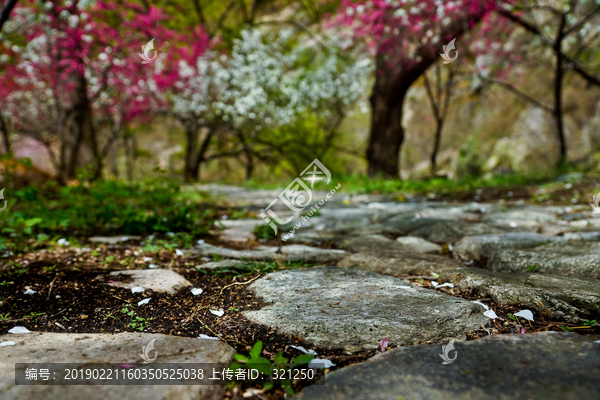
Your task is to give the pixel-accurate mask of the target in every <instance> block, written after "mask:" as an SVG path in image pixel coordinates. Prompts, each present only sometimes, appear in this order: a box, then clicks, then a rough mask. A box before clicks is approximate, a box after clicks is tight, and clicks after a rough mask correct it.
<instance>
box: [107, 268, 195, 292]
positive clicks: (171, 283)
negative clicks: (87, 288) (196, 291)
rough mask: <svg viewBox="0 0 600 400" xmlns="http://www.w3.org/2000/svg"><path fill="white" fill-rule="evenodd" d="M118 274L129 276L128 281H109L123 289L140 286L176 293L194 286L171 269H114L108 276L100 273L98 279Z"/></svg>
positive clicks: (110, 283)
mask: <svg viewBox="0 0 600 400" xmlns="http://www.w3.org/2000/svg"><path fill="white" fill-rule="evenodd" d="M118 275H125V276H127V278H129V279H128V282H121V281H113V282H109V283H108V284H109V285H110V286H113V287H118V288H123V289H131V288H134V287H136V286H140V287H143V288H144V289H145V290H152V291H154V292H159V293H170V294H175V293H176V292H177V291H179V290H180V289H182V288H184V287H190V286H192V284H191V283H190V282H189V281H188V280H187V279H185V278H184V277H183V276H181V275H179V274H178V273H177V272H175V271H171V270H170V269H130V270H125V271H112V272H111V273H110V274H109V275H108V276H106V275H99V276H97V277H96V279H100V280H106V279H110V278H113V279H115V278H116V277H117V276H118Z"/></svg>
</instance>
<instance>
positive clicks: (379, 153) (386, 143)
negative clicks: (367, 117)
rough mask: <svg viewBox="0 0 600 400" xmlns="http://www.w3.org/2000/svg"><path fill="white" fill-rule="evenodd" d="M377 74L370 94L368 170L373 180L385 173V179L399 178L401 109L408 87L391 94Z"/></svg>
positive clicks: (401, 134)
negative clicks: (370, 115) (374, 177)
mask: <svg viewBox="0 0 600 400" xmlns="http://www.w3.org/2000/svg"><path fill="white" fill-rule="evenodd" d="M384 81H385V79H384V78H383V77H382V76H380V75H377V77H376V78H375V88H374V89H373V94H372V95H371V98H370V101H371V107H372V112H373V114H372V117H371V136H370V138H369V147H368V149H367V160H368V162H369V168H368V170H367V173H368V174H369V176H371V177H373V176H375V175H377V174H383V176H384V177H385V178H396V177H398V173H399V166H400V148H401V146H402V142H403V141H404V129H403V128H402V106H403V104H404V97H405V96H406V92H407V91H408V87H406V88H405V89H404V91H402V92H397V93H389V85H387V84H386V82H384Z"/></svg>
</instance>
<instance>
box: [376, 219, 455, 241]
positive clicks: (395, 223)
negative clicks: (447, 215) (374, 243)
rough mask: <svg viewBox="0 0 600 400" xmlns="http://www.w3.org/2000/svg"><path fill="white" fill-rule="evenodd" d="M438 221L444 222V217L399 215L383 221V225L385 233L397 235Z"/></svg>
mask: <svg viewBox="0 0 600 400" xmlns="http://www.w3.org/2000/svg"><path fill="white" fill-rule="evenodd" d="M438 222H444V219H441V218H421V217H420V216H419V217H418V218H417V217H415V216H414V215H412V216H406V215H397V216H395V217H393V218H390V219H389V220H387V221H385V222H383V223H382V224H381V225H382V232H383V233H386V234H389V235H395V236H406V235H408V234H409V233H411V232H413V231H414V230H416V229H420V228H426V227H428V226H431V225H433V224H436V223H438ZM413 236H414V235H413Z"/></svg>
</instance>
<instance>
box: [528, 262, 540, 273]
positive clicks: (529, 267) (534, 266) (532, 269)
mask: <svg viewBox="0 0 600 400" xmlns="http://www.w3.org/2000/svg"><path fill="white" fill-rule="evenodd" d="M537 267H538V265H537V263H535V264H533V265H530V266H528V267H527V271H529V272H535V270H536V269H537Z"/></svg>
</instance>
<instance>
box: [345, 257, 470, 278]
mask: <svg viewBox="0 0 600 400" xmlns="http://www.w3.org/2000/svg"><path fill="white" fill-rule="evenodd" d="M337 265H338V267H343V268H355V269H360V270H363V271H370V272H375V273H378V274H383V275H393V276H399V275H431V274H432V273H438V274H439V273H440V271H443V270H446V269H452V270H454V269H456V268H459V267H462V264H461V263H459V262H457V261H455V260H452V259H450V258H446V257H441V256H436V255H433V254H422V253H415V252H405V253H397V257H380V256H377V255H374V254H362V253H358V254H352V255H350V256H348V257H345V258H343V259H341V260H340V261H339V262H338V264H337Z"/></svg>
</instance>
